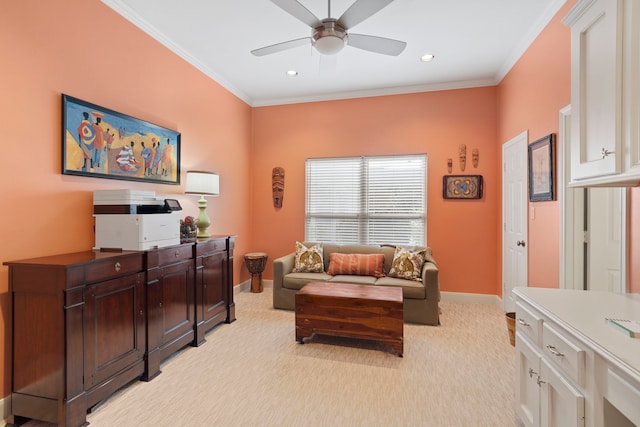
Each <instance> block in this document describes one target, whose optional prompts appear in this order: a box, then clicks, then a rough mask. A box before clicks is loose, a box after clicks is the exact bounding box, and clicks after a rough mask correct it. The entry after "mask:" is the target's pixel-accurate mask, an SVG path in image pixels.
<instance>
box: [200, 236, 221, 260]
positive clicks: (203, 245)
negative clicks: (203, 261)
mask: <svg viewBox="0 0 640 427" xmlns="http://www.w3.org/2000/svg"><path fill="white" fill-rule="evenodd" d="M225 250H227V239H226V238H224V239H214V238H211V239H209V240H198V242H197V243H196V256H203V255H205V254H208V253H212V252H222V251H225Z"/></svg>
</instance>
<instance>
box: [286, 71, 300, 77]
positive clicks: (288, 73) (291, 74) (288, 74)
mask: <svg viewBox="0 0 640 427" xmlns="http://www.w3.org/2000/svg"><path fill="white" fill-rule="evenodd" d="M297 75H298V72H297V71H296V70H289V71H287V76H289V77H295V76H297Z"/></svg>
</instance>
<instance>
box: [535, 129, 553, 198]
mask: <svg viewBox="0 0 640 427" xmlns="http://www.w3.org/2000/svg"><path fill="white" fill-rule="evenodd" d="M554 165H555V156H554V136H553V134H549V135H547V136H545V137H543V138H540V139H539V140H537V141H534V142H532V143H531V144H529V200H530V201H532V202H540V201H546V200H553V198H554V185H553V182H554V170H553V169H554Z"/></svg>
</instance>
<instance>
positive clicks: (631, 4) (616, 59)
mask: <svg viewBox="0 0 640 427" xmlns="http://www.w3.org/2000/svg"><path fill="white" fill-rule="evenodd" d="M639 18H640V5H639V4H638V1H637V0H581V1H579V2H578V3H577V4H576V6H575V7H574V8H573V9H572V10H571V12H570V13H569V14H568V15H567V16H566V17H565V19H564V22H565V24H567V25H569V26H570V27H571V105H572V110H573V112H574V113H573V115H572V118H571V184H570V185H572V186H598V185H602V186H627V185H636V184H637V183H638V182H640V137H639V132H638V131H639V128H640V108H639V105H640V96H639V95H640V62H639V58H640V30H639V29H638V24H637V23H638V22H639Z"/></svg>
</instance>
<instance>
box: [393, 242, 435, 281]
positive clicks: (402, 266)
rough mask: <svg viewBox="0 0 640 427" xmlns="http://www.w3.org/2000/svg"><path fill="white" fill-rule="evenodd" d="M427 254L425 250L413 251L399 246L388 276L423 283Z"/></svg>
mask: <svg viewBox="0 0 640 427" xmlns="http://www.w3.org/2000/svg"><path fill="white" fill-rule="evenodd" d="M425 253H426V252H425V250H424V249H417V250H412V249H409V248H403V247H400V246H398V247H397V248H396V250H395V253H394V254H393V261H392V262H391V269H390V270H389V274H388V276H389V277H395V278H398V279H407V280H416V281H421V280H422V265H423V264H424V257H425Z"/></svg>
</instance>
